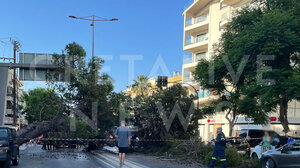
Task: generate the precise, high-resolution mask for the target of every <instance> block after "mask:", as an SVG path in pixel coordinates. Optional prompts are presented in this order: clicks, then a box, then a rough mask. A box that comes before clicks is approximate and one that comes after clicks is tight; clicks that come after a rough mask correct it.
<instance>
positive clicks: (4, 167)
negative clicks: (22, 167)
mask: <svg viewBox="0 0 300 168" xmlns="http://www.w3.org/2000/svg"><path fill="white" fill-rule="evenodd" d="M10 164H11V160H10V154H8V156H7V160H6V161H5V162H3V164H2V166H3V168H10Z"/></svg>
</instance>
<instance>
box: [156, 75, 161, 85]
mask: <svg viewBox="0 0 300 168" xmlns="http://www.w3.org/2000/svg"><path fill="white" fill-rule="evenodd" d="M156 86H157V87H158V88H161V87H162V76H158V77H157V80H156Z"/></svg>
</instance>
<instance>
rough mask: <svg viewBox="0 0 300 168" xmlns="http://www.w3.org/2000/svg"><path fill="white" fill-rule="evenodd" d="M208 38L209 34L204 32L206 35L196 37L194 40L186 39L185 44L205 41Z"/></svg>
mask: <svg viewBox="0 0 300 168" xmlns="http://www.w3.org/2000/svg"><path fill="white" fill-rule="evenodd" d="M206 40H208V37H207V34H204V35H201V36H198V37H196V38H195V39H194V40H193V41H192V40H186V41H185V45H186V46H187V45H190V44H195V43H200V42H203V41H206Z"/></svg>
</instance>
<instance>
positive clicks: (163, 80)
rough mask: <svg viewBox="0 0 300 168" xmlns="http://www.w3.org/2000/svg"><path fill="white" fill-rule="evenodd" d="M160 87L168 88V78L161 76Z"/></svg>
mask: <svg viewBox="0 0 300 168" xmlns="http://www.w3.org/2000/svg"><path fill="white" fill-rule="evenodd" d="M162 86H163V87H167V86H168V77H167V76H163V77H162Z"/></svg>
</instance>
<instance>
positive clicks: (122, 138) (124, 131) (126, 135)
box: [115, 121, 131, 167]
mask: <svg viewBox="0 0 300 168" xmlns="http://www.w3.org/2000/svg"><path fill="white" fill-rule="evenodd" d="M125 125H126V124H125V121H121V126H120V127H118V128H117V130H116V131H115V137H116V138H118V146H119V159H120V167H122V166H123V164H124V161H125V154H126V153H127V152H128V147H129V146H130V143H131V132H130V129H129V128H128V127H126V126H125Z"/></svg>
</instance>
